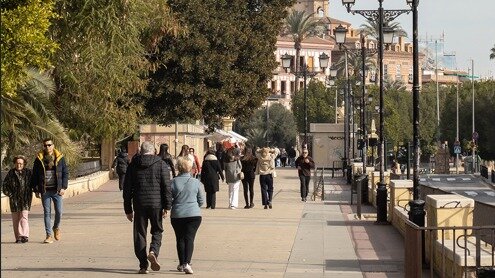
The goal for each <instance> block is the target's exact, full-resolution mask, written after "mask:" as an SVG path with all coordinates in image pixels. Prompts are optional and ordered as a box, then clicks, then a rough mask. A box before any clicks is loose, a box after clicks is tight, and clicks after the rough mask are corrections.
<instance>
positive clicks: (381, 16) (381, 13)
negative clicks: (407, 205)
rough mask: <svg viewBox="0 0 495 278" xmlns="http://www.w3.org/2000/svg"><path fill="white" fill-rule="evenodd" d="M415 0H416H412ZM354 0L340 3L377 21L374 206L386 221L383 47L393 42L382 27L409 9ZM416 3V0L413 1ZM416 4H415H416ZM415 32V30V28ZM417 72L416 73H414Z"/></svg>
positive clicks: (379, 220) (383, 220)
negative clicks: (360, 6) (365, 6)
mask: <svg viewBox="0 0 495 278" xmlns="http://www.w3.org/2000/svg"><path fill="white" fill-rule="evenodd" d="M406 1H410V0H406ZM414 1H417V0H414ZM355 2H356V1H355V0H342V4H343V5H344V6H345V7H346V8H347V12H349V13H352V14H360V15H361V16H363V17H365V18H366V19H367V20H369V21H373V22H377V23H378V29H379V30H378V33H379V36H378V60H379V68H380V71H379V81H380V182H379V183H378V186H377V189H376V204H377V205H376V206H377V221H376V222H377V223H379V224H381V223H388V222H387V188H386V184H385V179H384V172H385V148H384V141H385V140H384V128H385V123H384V113H383V108H384V100H383V89H384V83H383V47H384V44H385V43H392V42H393V32H391V29H390V28H386V27H385V28H384V23H388V22H390V21H392V20H394V19H395V18H396V17H398V16H399V15H401V14H403V13H409V12H410V11H411V10H384V9H383V0H378V3H379V7H378V10H352V9H351V7H352V6H353V5H354V4H355ZM415 3H417V2H415ZM416 6H417V5H416ZM416 32H417V30H416ZM415 74H417V73H415Z"/></svg>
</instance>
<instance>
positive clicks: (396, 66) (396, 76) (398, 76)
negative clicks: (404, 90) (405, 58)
mask: <svg viewBox="0 0 495 278" xmlns="http://www.w3.org/2000/svg"><path fill="white" fill-rule="evenodd" d="M395 79H398V80H400V79H402V75H401V72H400V64H397V65H395Z"/></svg>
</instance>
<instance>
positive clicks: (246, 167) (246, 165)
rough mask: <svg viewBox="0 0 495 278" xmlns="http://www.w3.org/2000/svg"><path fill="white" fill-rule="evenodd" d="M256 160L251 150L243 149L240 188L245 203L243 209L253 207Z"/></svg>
mask: <svg viewBox="0 0 495 278" xmlns="http://www.w3.org/2000/svg"><path fill="white" fill-rule="evenodd" d="M257 163H258V159H257V158H256V157H255V156H254V155H253V150H252V149H251V148H246V149H244V156H242V158H241V164H242V172H243V173H244V179H242V188H243V190H244V201H245V202H246V206H245V207H244V208H245V209H249V208H253V207H254V190H253V188H254V178H255V170H256V164H257Z"/></svg>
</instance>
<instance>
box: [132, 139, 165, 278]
mask: <svg viewBox="0 0 495 278" xmlns="http://www.w3.org/2000/svg"><path fill="white" fill-rule="evenodd" d="M154 153H155V148H154V146H153V143H151V142H148V141H146V142H144V143H143V144H142V145H141V155H140V156H138V157H136V158H135V159H133V160H132V162H131V164H130V165H129V167H128V168H127V172H126V176H125V181H124V192H123V197H124V211H125V214H126V216H127V219H128V220H129V221H131V222H132V221H133V220H134V253H135V254H136V257H137V258H138V260H139V272H138V273H140V274H146V273H148V260H149V261H150V263H151V269H152V270H154V271H158V270H160V264H159V263H158V260H157V257H158V254H159V252H160V246H161V244H162V233H163V224H162V218H165V217H166V216H167V213H168V211H169V210H170V208H171V206H172V190H171V187H170V184H171V180H170V168H169V166H168V165H167V164H166V163H165V162H164V161H163V160H162V159H161V158H160V157H158V156H156V155H154ZM148 221H149V223H150V224H151V230H150V233H151V243H150V248H149V253H148V254H146V232H147V231H146V230H147V227H148Z"/></svg>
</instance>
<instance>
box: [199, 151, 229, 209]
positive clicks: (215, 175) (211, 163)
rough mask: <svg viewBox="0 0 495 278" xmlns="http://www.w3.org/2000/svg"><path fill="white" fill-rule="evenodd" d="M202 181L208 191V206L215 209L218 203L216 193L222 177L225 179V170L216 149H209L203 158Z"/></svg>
mask: <svg viewBox="0 0 495 278" xmlns="http://www.w3.org/2000/svg"><path fill="white" fill-rule="evenodd" d="M200 178H201V183H203V185H204V187H205V192H206V208H207V209H208V208H211V209H215V206H216V203H217V201H216V200H217V197H216V194H217V192H218V190H219V187H220V186H219V180H220V178H221V179H222V181H224V179H225V178H224V176H223V171H222V168H221V167H220V162H219V161H218V159H217V157H216V156H215V151H213V150H208V151H207V152H206V155H205V157H204V159H203V167H201V175H200Z"/></svg>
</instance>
